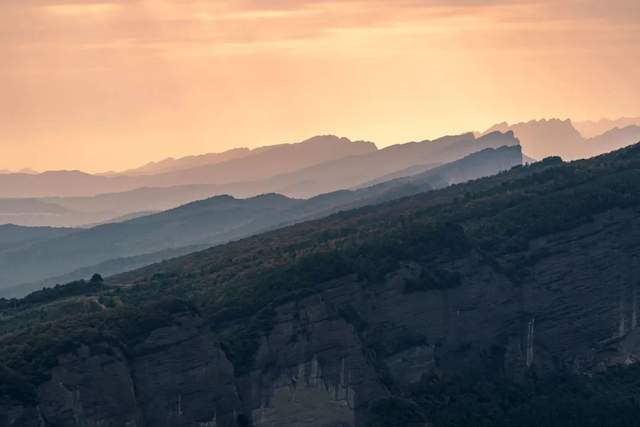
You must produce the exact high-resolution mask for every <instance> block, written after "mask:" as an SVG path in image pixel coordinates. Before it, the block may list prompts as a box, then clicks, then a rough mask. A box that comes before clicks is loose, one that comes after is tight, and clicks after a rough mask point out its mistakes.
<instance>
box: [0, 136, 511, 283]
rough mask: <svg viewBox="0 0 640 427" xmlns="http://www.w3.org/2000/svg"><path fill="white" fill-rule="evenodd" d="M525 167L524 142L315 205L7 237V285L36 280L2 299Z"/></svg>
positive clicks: (215, 210)
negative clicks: (10, 240)
mask: <svg viewBox="0 0 640 427" xmlns="http://www.w3.org/2000/svg"><path fill="white" fill-rule="evenodd" d="M521 163H522V154H521V151H520V147H519V146H517V145H516V146H511V147H502V148H499V149H486V150H483V151H480V152H478V153H474V154H471V155H469V156H467V157H465V158H463V159H460V160H458V161H455V162H452V163H448V164H445V165H442V166H440V167H437V168H434V169H432V170H429V171H426V172H423V173H419V174H416V175H413V176H408V177H406V176H405V177H402V178H397V179H394V180H390V181H387V182H384V183H381V184H377V185H373V186H369V187H367V188H363V189H359V190H355V191H338V192H333V193H328V194H324V195H321V196H318V197H314V198H312V199H308V200H300V199H291V198H288V197H285V196H282V195H279V194H266V195H262V196H258V197H252V198H249V199H236V198H233V197H231V196H217V197H213V198H209V199H206V200H201V201H197V202H193V203H189V204H186V205H184V206H181V207H179V208H176V209H171V210H168V211H165V212H162V213H158V214H154V215H147V216H143V217H140V218H135V219H132V220H129V221H123V222H119V223H114V224H105V225H101V226H97V227H94V228H91V229H88V230H76V232H74V233H68V232H67V233H65V234H63V235H61V236H60V237H58V238H47V239H42V240H37V241H34V242H30V244H22V245H19V246H16V247H11V246H8V247H6V248H4V249H3V247H2V240H1V237H2V235H1V234H0V288H1V287H5V288H6V287H11V285H16V284H21V283H27V282H34V283H33V285H31V286H32V287H31V288H29V286H27V287H24V286H21V287H18V288H16V289H15V290H10V291H8V293H7V291H0V295H7V294H8V295H10V296H13V295H18V296H22V295H25V294H26V293H28V292H29V291H31V290H33V289H39V288H41V287H42V284H43V282H44V283H45V284H50V283H60V282H64V281H70V280H76V279H81V278H84V277H87V269H89V271H91V270H92V268H91V267H93V266H95V269H93V271H101V272H105V273H109V274H114V273H120V272H123V271H126V270H129V269H131V268H135V267H140V266H142V265H146V264H150V263H152V262H156V261H160V260H162V259H166V258H168V257H171V255H173V256H178V255H184V254H185V253H188V251H185V250H184V248H186V247H189V248H190V247H192V246H197V247H198V249H202V248H204V247H207V246H211V245H214V244H220V243H224V242H228V241H230V240H234V239H238V238H242V237H247V236H250V235H252V234H256V233H259V232H262V231H266V230H269V229H273V228H276V227H279V226H283V225H287V224H292V223H295V222H300V221H302V220H305V219H310V218H319V217H322V216H326V215H328V214H330V213H333V212H336V211H338V210H346V209H350V208H354V207H358V206H364V205H367V204H373V203H381V202H383V201H386V200H391V199H394V198H399V197H403V196H406V195H409V194H415V193H418V192H422V191H427V190H429V189H433V188H442V187H446V186H447V185H451V184H456V183H460V182H464V181H468V180H470V179H475V178H480V177H483V176H489V175H493V174H496V173H498V172H500V171H504V170H507V169H510V168H511V167H513V166H516V165H520V164H521ZM132 257H133V259H131V258H132Z"/></svg>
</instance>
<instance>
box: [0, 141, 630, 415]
mask: <svg viewBox="0 0 640 427" xmlns="http://www.w3.org/2000/svg"><path fill="white" fill-rule="evenodd" d="M639 213H640V145H636V146H632V147H629V148H627V149H623V150H620V151H618V152H614V153H612V154H609V155H604V156H600V157H597V158H594V159H590V160H584V161H578V162H572V163H562V162H561V160H560V159H558V158H549V159H546V160H545V161H542V162H539V163H535V164H533V165H530V166H521V167H517V168H514V169H512V170H510V171H508V172H504V173H501V174H498V175H496V176H492V177H489V178H484V179H480V180H476V181H473V182H469V183H466V184H460V185H454V186H450V187H447V188H445V189H442V190H438V191H431V192H426V193H421V194H418V195H414V196H412V197H406V198H402V199H399V200H394V201H393V202H390V203H386V204H383V205H378V206H369V207H364V208H361V209H357V210H353V211H348V212H341V213H338V214H335V215H332V216H330V217H327V218H324V219H320V220H316V221H311V222H305V223H301V224H297V225H294V226H291V227H287V228H284V229H280V230H276V231H272V232H268V233H265V234H261V235H258V236H255V237H251V238H248V239H244V240H240V241H237V242H233V243H229V244H227V245H222V246H218V247H214V248H211V249H207V250H205V251H202V252H198V253H194V254H190V255H187V256H185V257H182V258H177V259H174V260H170V261H166V262H163V263H160V264H156V265H152V266H149V267H146V268H143V269H140V270H137V271H133V272H130V273H126V274H122V275H119V276H115V277H112V278H110V279H108V280H107V281H106V283H105V282H102V280H100V278H99V277H97V278H94V279H93V280H92V281H91V282H77V283H73V284H69V285H67V286H65V287H58V288H55V289H50V290H46V291H42V292H37V293H34V294H32V295H30V296H29V297H27V298H25V299H23V300H14V301H7V300H5V301H4V302H3V303H2V304H3V307H4V308H3V310H2V319H3V320H2V323H1V324H0V328H2V335H1V336H0V344H1V346H0V360H2V364H3V365H4V368H3V369H2V371H0V372H2V375H3V376H4V381H3V384H4V386H3V388H2V389H1V391H0V394H1V395H2V396H3V397H2V398H0V419H3V420H9V421H8V422H6V423H5V424H6V425H13V426H17V425H21V426H36V425H42V423H44V425H46V426H49V425H57V426H76V425H92V424H96V423H98V422H99V423H100V424H101V425H106V426H117V425H127V424H130V425H132V424H133V423H135V425H140V426H151V425H153V426H190V425H194V424H195V425H198V424H200V425H212V423H215V425H217V426H222V427H227V426H249V425H254V426H274V427H275V426H282V425H299V426H317V425H346V426H357V427H361V426H363V427H364V426H367V427H369V426H414V425H415V426H424V425H425V424H426V423H430V424H433V425H435V426H466V425H480V426H505V427H506V426H513V425H519V426H520V425H522V426H540V425H545V426H565V425H581V426H594V427H595V426H603V425H606V426H610V425H623V426H632V425H635V423H636V422H637V419H638V416H639V415H640V408H639V407H638V405H637V401H638V397H639V393H638V389H639V386H640V371H639V370H638V365H637V364H636V362H637V360H638V358H639V357H640V335H639V334H640V330H639V329H638V325H637V322H636V317H637V316H636V312H637V303H638V302H637V298H636V297H635V296H636V293H637V284H638V283H640V280H639V279H640V276H638V272H639V271H640V244H639V242H640V220H639V218H640V215H638V214H639ZM72 307H73V308H75V309H74V310H73V311H71V310H70V309H71V308H72ZM74 396H75V397H74ZM187 397H188V398H187ZM207 423H208V424H207Z"/></svg>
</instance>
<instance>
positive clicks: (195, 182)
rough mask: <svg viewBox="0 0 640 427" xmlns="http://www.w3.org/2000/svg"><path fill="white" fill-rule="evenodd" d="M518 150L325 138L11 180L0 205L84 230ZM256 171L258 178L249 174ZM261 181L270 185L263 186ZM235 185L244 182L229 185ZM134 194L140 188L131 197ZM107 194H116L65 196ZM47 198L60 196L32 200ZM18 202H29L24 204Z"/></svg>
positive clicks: (10, 215)
mask: <svg viewBox="0 0 640 427" xmlns="http://www.w3.org/2000/svg"><path fill="white" fill-rule="evenodd" d="M517 143H518V142H517V140H516V139H515V138H514V137H513V135H512V134H500V133H491V134H488V135H486V136H483V137H481V138H476V137H474V136H473V134H470V133H469V134H463V135H457V136H448V137H444V138H440V139H437V140H434V141H422V142H411V143H407V144H398V145H394V146H391V147H387V148H384V149H381V150H378V149H377V148H376V147H375V145H373V144H371V143H363V142H350V141H349V140H347V139H345V138H337V137H331V136H324V137H315V138H311V139H309V140H307V141H303V142H301V143H298V144H289V145H281V146H275V147H271V148H268V147H267V148H263V149H258V150H254V151H252V152H251V153H253V154H247V155H246V156H245V157H242V158H236V159H233V160H228V161H223V162H221V163H218V164H213V165H208V166H200V167H197V168H195V169H184V170H180V171H175V172H171V173H162V174H157V175H145V176H113V177H104V176H95V175H88V174H84V173H80V172H48V173H45V174H41V175H35V176H31V175H29V176H26V175H7V176H4V177H0V195H2V194H4V195H5V198H0V221H2V222H5V223H14V224H18V225H28V226H82V225H85V224H91V223H100V222H108V221H109V220H112V219H115V218H119V217H122V216H124V215H129V214H136V213H139V212H150V211H162V210H166V209H170V208H174V207H177V206H179V205H181V204H184V203H188V202H190V201H194V200H199V199H203V198H206V197H210V196H213V195H216V194H230V195H233V196H236V197H253V196H257V195H260V194H265V193H274V192H275V193H280V194H284V195H287V196H289V197H304V198H308V197H313V196H316V195H318V194H322V193H326V192H331V191H336V190H341V189H348V188H351V187H353V186H356V185H362V184H364V183H366V182H368V181H371V180H373V179H376V178H379V177H380V176H382V175H385V174H389V173H394V172H400V171H402V170H404V169H406V168H408V167H412V166H420V167H424V166H425V165H428V166H429V167H434V166H437V165H438V164H443V163H447V162H451V161H454V160H457V159H460V158H462V157H464V156H466V155H468V154H471V153H474V152H477V151H480V150H483V149H485V148H497V147H500V146H502V145H515V144H517ZM283 163H285V164H286V165H285V166H283ZM248 169H251V172H250V173H249V172H246V171H247V170H248ZM245 172H246V173H245ZM240 177H244V180H241V179H240ZM258 177H262V178H261V179H259V180H256V179H257V178H258ZM250 178H256V179H254V180H250ZM3 179H4V181H3ZM233 180H237V181H236V182H228V181H233ZM225 182H226V183H225ZM126 188H133V189H132V190H127V191H123V190H124V189H126ZM106 190H109V191H116V192H115V193H107V194H98V195H95V196H74V197H70V196H67V197H61V196H60V194H75V193H99V192H101V191H106ZM46 194H52V195H56V194H57V196H55V197H54V196H48V197H36V198H34V197H27V195H30V196H37V195H41V196H42V195H46ZM16 196H20V197H21V199H19V200H16V199H15V197H16ZM16 206H20V208H19V209H18V208H17V207H16Z"/></svg>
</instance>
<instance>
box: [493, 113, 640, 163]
mask: <svg viewBox="0 0 640 427" xmlns="http://www.w3.org/2000/svg"><path fill="white" fill-rule="evenodd" d="M630 120H631V119H630ZM624 121H625V120H624V119H621V120H620V121H619V122H620V123H622V122H624ZM614 123H615V122H607V121H604V122H602V128H604V127H606V126H607V125H609V124H612V125H613V124H614ZM594 129H595V127H594ZM495 131H500V132H507V131H513V132H514V134H515V135H516V137H518V139H519V140H520V144H521V145H522V149H523V152H524V154H525V155H527V156H531V157H533V158H534V159H543V158H545V157H549V156H560V157H562V158H563V159H565V160H577V159H584V158H589V157H593V156H597V155H600V154H604V153H607V152H609V151H612V150H616V149H619V148H623V147H626V146H628V145H631V144H635V143H636V142H637V141H638V140H640V126H639V125H633V124H632V125H627V126H626V127H624V128H622V129H620V128H617V127H615V126H614V127H613V128H607V129H606V131H605V132H604V133H602V134H597V135H595V136H590V137H585V136H583V135H582V134H581V133H580V132H579V131H578V130H577V129H576V127H575V126H574V123H573V122H572V121H571V120H569V119H566V120H560V119H542V120H531V121H528V122H521V123H514V124H509V123H507V122H502V123H498V124H496V125H494V126H492V127H490V128H489V129H487V130H486V131H485V132H483V133H481V135H486V134H488V133H491V132H495Z"/></svg>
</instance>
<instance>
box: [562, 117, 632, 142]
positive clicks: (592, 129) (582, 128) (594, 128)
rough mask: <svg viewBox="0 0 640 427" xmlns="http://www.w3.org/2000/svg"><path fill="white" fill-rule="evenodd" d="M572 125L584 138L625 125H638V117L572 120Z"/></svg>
mask: <svg viewBox="0 0 640 427" xmlns="http://www.w3.org/2000/svg"><path fill="white" fill-rule="evenodd" d="M572 123H573V127H575V128H576V129H577V130H578V132H580V134H581V135H582V136H584V137H585V138H593V137H595V136H598V135H602V134H603V133H605V132H607V131H609V130H611V129H614V128H625V127H627V126H631V125H636V126H640V117H621V118H619V119H613V120H611V119H600V120H597V121H591V120H585V121H572Z"/></svg>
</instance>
